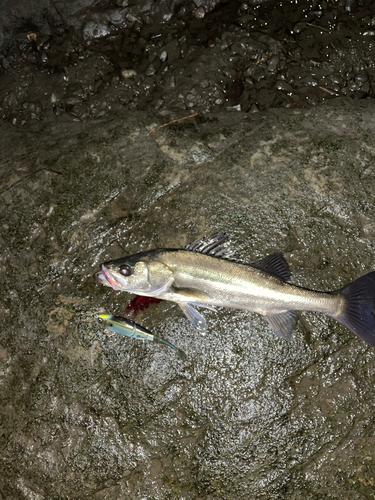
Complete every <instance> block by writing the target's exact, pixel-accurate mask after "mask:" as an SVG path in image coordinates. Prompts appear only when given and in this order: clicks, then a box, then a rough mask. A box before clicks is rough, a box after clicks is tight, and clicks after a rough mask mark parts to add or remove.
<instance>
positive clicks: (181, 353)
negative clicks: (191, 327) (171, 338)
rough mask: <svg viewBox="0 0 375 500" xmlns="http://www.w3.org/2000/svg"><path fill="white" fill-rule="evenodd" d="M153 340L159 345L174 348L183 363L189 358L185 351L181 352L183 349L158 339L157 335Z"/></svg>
mask: <svg viewBox="0 0 375 500" xmlns="http://www.w3.org/2000/svg"><path fill="white" fill-rule="evenodd" d="M153 340H154V342H157V343H158V344H164V345H167V346H169V347H172V349H174V350H175V351H176V354H177V356H178V357H179V358H180V359H182V361H185V359H186V358H187V356H186V354H185V353H184V351H181V349H178V348H177V347H176V346H174V345H173V344H171V343H170V342H167V341H166V340H164V339H161V338H160V337H156V335H154V339H153Z"/></svg>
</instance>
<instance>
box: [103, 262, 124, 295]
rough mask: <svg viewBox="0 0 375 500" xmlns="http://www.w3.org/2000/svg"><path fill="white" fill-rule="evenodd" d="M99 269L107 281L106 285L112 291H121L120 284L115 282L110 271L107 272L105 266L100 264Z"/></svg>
mask: <svg viewBox="0 0 375 500" xmlns="http://www.w3.org/2000/svg"><path fill="white" fill-rule="evenodd" d="M100 267H101V269H102V274H103V276H104V278H105V280H106V281H107V283H108V285H109V286H111V287H112V288H113V289H114V290H121V285H120V283H119V282H118V281H117V279H116V278H115V277H114V276H112V274H111V273H110V271H108V269H107V268H106V267H105V265H104V264H102V265H101V266H100Z"/></svg>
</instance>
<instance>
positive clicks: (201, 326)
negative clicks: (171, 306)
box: [178, 303, 206, 335]
mask: <svg viewBox="0 0 375 500" xmlns="http://www.w3.org/2000/svg"><path fill="white" fill-rule="evenodd" d="M178 305H179V306H180V307H181V309H182V311H183V313H184V314H185V315H186V316H187V318H189V320H190V321H191V322H192V323H193V325H194V326H195V327H196V328H198V330H199V331H200V333H201V334H202V335H204V334H205V329H206V320H205V319H204V317H203V316H202V315H201V314H199V312H198V311H197V310H196V309H194V307H193V306H192V305H190V304H186V303H179V304H178Z"/></svg>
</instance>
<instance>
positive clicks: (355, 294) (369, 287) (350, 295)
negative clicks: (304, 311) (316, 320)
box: [332, 271, 375, 347]
mask: <svg viewBox="0 0 375 500" xmlns="http://www.w3.org/2000/svg"><path fill="white" fill-rule="evenodd" d="M332 293H334V294H342V295H344V296H345V297H346V300H347V306H346V310H345V312H344V314H343V315H341V316H333V317H334V318H335V319H336V320H337V321H339V322H340V323H342V324H343V325H344V326H346V328H348V329H349V330H350V331H351V332H353V333H355V334H356V335H357V336H358V337H359V338H360V339H362V340H364V341H365V342H366V343H367V344H368V345H370V346H372V347H375V271H373V272H371V273H368V274H366V275H365V276H362V278H358V279H357V280H355V281H353V282H352V283H349V285H346V286H345V287H344V288H341V289H340V290H336V291H335V292H332Z"/></svg>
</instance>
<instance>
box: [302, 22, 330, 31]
mask: <svg viewBox="0 0 375 500" xmlns="http://www.w3.org/2000/svg"><path fill="white" fill-rule="evenodd" d="M306 24H307V26H312V27H313V28H318V29H320V30H323V31H326V32H327V33H331V30H327V28H322V27H321V26H317V25H316V24H311V23H306Z"/></svg>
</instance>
